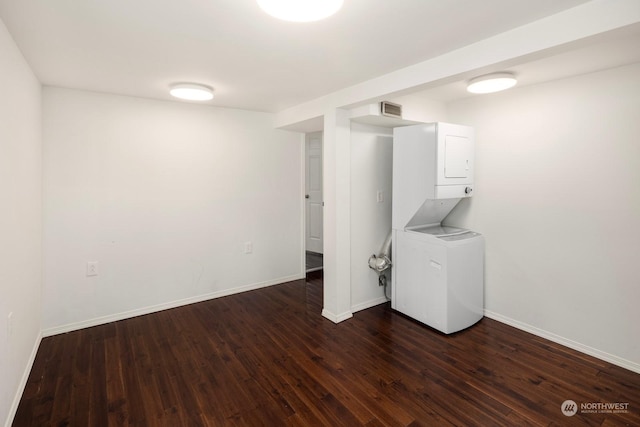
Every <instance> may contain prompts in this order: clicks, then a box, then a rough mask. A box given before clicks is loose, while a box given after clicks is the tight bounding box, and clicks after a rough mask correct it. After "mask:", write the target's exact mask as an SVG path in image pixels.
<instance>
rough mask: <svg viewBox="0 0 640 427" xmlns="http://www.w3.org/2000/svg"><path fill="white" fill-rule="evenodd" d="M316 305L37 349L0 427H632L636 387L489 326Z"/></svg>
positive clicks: (224, 301) (225, 312)
mask: <svg viewBox="0 0 640 427" xmlns="http://www.w3.org/2000/svg"><path fill="white" fill-rule="evenodd" d="M321 303H322V279H321V273H315V275H312V276H311V277H310V279H309V280H308V281H307V283H305V281H304V280H301V281H296V282H291V283H286V284H283V285H278V286H273V287H270V288H265V289H261V290H257V291H252V292H246V293H243V294H238V295H233V296H230V297H225V298H220V299H216V300H211V301H207V302H203V303H198V304H193V305H189V306H185V307H180V308H176V309H172V310H166V311H163V312H160V313H155V314H151V315H147V316H140V317H136V318H133V319H128V320H123V321H120V322H115V323H110V324H107V325H103V326H97V327H94V328H89V329H84V330H81V331H76V332H71V333H67V334H62V335H57V336H54V337H49V338H45V339H43V340H42V344H41V346H40V349H39V351H38V354H37V357H36V360H35V363H34V366H33V370H32V372H31V376H30V378H29V381H28V384H27V386H26V389H25V392H24V395H23V397H22V400H21V402H20V406H19V408H18V412H17V415H16V417H15V420H14V424H13V425H14V426H65V425H69V426H107V425H109V426H124V425H133V426H226V425H231V426H281V425H283V426H286V425H298V426H358V425H367V426H383V425H398V426H400V425H403V426H408V425H411V426H447V425H459V426H475V425H477V426H502V425H505V426H523V425H590V426H599V425H602V426H619V425H630V426H640V375H638V374H635V373H632V372H630V371H627V370H625V369H622V368H619V367H616V366H613V365H611V364H608V363H605V362H602V361H600V360H598V359H594V358H592V357H589V356H586V355H583V354H581V353H578V352H575V351H573V350H570V349H567V348H565V347H562V346H560V345H557V344H554V343H552V342H549V341H546V340H544V339H542V338H538V337H536V336H533V335H530V334H528V333H525V332H522V331H519V330H517V329H513V328H511V327H509V326H506V325H503V324H501V323H498V322H496V321H493V320H490V319H486V318H485V319H483V320H482V321H481V322H480V323H478V324H477V325H475V326H474V327H472V328H470V329H467V330H465V331H462V332H459V333H457V334H454V335H451V336H446V335H443V334H440V333H438V332H436V331H434V330H432V329H430V328H428V327H425V326H421V325H420V324H418V323H416V322H414V321H412V320H410V319H408V318H406V317H404V316H402V315H399V314H397V313H395V312H393V311H392V310H391V309H390V307H389V306H388V305H380V306H377V307H374V308H371V309H369V310H364V311H362V312H359V313H356V314H355V316H354V318H353V319H350V320H348V321H346V322H343V323H341V324H338V325H335V324H333V323H331V322H330V321H328V320H326V319H324V318H322V317H321V316H320V311H321V306H322V304H321ZM565 400H573V401H575V402H576V403H577V405H578V406H579V405H580V404H581V403H593V402H601V403H627V404H628V406H627V412H626V413H616V414H614V413H581V411H580V410H578V413H577V414H576V415H574V416H572V417H566V416H564V415H563V414H562V412H561V404H562V403H563V402H564V401H565Z"/></svg>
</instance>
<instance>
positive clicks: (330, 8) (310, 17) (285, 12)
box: [257, 0, 344, 22]
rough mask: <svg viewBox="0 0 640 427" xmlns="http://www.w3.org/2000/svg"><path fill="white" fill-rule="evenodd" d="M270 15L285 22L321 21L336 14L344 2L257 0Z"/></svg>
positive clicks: (324, 0)
mask: <svg viewBox="0 0 640 427" xmlns="http://www.w3.org/2000/svg"><path fill="white" fill-rule="evenodd" d="M257 2H258V5H259V6H260V7H261V8H262V10H264V11H265V12H266V13H268V14H269V15H271V16H273V17H275V18H278V19H282V20H284V21H294V22H311V21H319V20H321V19H324V18H327V17H329V16H331V15H333V14H334V13H336V12H337V11H338V10H340V8H341V7H342V3H343V2H344V0H257Z"/></svg>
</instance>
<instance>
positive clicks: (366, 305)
mask: <svg viewBox="0 0 640 427" xmlns="http://www.w3.org/2000/svg"><path fill="white" fill-rule="evenodd" d="M387 301H389V300H388V299H387V298H386V297H379V298H376V299H372V300H369V301H365V302H362V303H360V304H356V305H354V306H352V307H351V312H352V313H356V312H358V311H362V310H366V309H367V308H371V307H375V306H376V305H380V304H384V303H386V302H387Z"/></svg>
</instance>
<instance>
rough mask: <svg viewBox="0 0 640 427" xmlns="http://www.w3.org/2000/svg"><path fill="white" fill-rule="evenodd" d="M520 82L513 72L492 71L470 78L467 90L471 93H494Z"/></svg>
mask: <svg viewBox="0 0 640 427" xmlns="http://www.w3.org/2000/svg"><path fill="white" fill-rule="evenodd" d="M516 83H518V80H516V76H515V75H514V74H513V73H507V72H502V73H491V74H486V75H484V76H479V77H475V78H473V79H471V80H469V83H468V85H467V91H469V92H471V93H493V92H499V91H501V90H505V89H509V88H511V87H514V86H515V85H516Z"/></svg>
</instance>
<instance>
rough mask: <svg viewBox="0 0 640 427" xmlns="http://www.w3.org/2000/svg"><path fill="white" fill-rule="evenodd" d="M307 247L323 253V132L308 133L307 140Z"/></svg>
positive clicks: (309, 249)
mask: <svg viewBox="0 0 640 427" xmlns="http://www.w3.org/2000/svg"><path fill="white" fill-rule="evenodd" d="M305 170H306V172H305V177H306V178H305V190H306V191H305V220H306V221H305V222H306V239H305V240H306V249H307V250H308V251H310V252H316V253H319V254H321V253H322V209H323V207H322V205H323V203H322V132H314V133H308V134H307V135H306V140H305Z"/></svg>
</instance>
